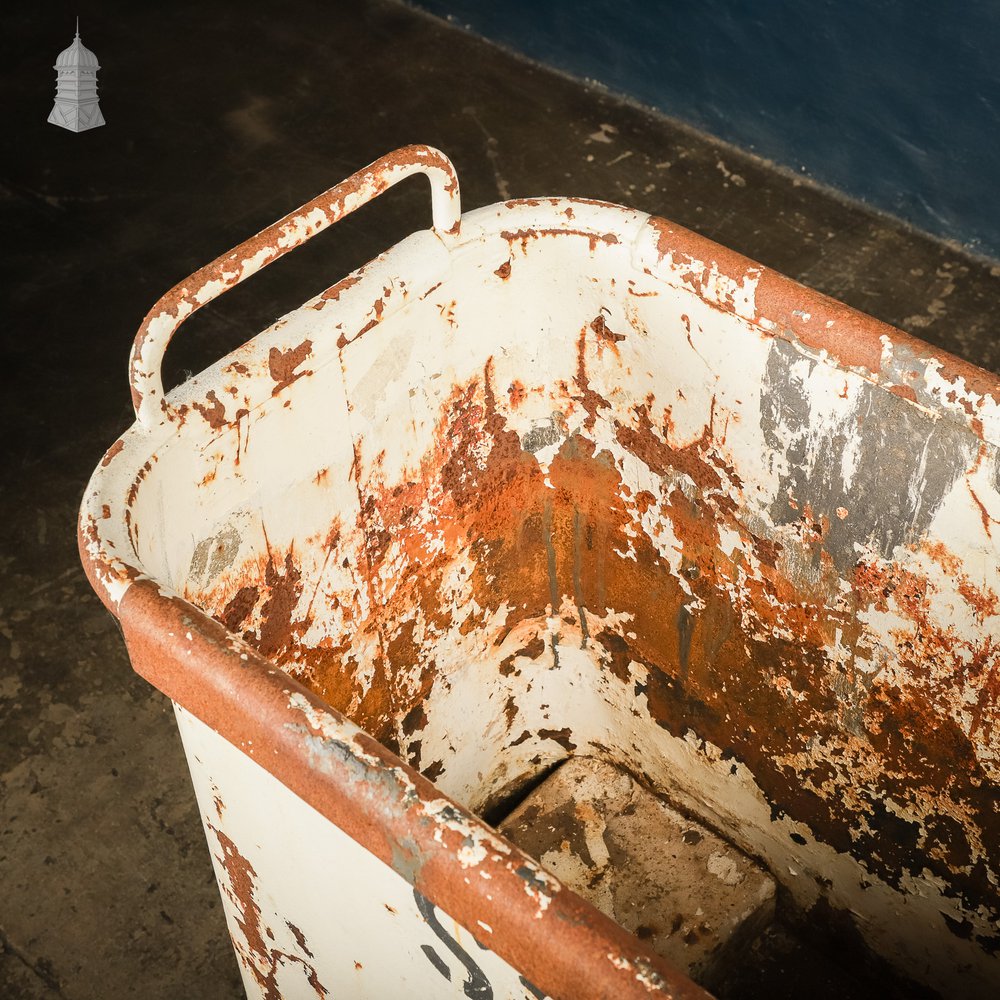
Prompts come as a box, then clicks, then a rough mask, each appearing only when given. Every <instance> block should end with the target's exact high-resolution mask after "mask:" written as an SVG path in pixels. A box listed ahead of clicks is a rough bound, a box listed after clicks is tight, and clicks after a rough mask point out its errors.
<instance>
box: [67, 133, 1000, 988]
mask: <svg viewBox="0 0 1000 1000" xmlns="http://www.w3.org/2000/svg"><path fill="white" fill-rule="evenodd" d="M415 173H422V174H424V175H426V177H427V178H428V179H429V181H430V186H431V194H432V208H433V222H434V225H433V228H432V229H430V230H428V231H423V232H418V233H415V234H413V235H412V236H410V237H408V238H407V239H405V240H403V241H402V242H401V243H399V244H398V245H396V246H395V247H393V248H392V249H390V250H388V251H387V252H386V253H384V254H382V255H381V256H380V257H378V258H377V259H376V260H374V261H372V262H371V263H370V264H368V265H366V266H365V267H362V268H361V269H359V270H358V271H356V272H355V273H354V274H352V275H350V276H349V277H347V278H345V279H343V280H341V281H338V282H337V283H336V284H334V285H332V286H331V287H329V288H328V289H326V290H325V291H323V292H321V293H320V294H319V295H317V296H315V297H314V298H312V299H310V300H309V301H307V302H306V303H305V304H304V305H302V306H301V307H300V308H298V309H296V310H295V311H294V312H292V313H290V314H289V315H287V316H285V317H283V318H282V319H280V320H278V321H277V322H276V323H274V324H273V325H272V326H271V327H270V328H268V329H267V330H265V331H264V332H263V333H260V334H259V335H257V336H256V337H254V338H253V339H252V340H250V341H249V342H248V343H247V344H245V345H244V346H243V347H241V348H239V349H238V350H236V351H234V352H233V353H232V354H230V355H229V356H228V357H226V358H224V359H223V360H221V361H220V362H218V363H217V364H215V365H213V366H212V367H211V368H209V369H207V370H206V371H204V372H202V373H201V374H199V375H197V376H195V377H194V378H191V379H189V380H188V381H187V382H185V383H184V384H183V385H181V386H179V387H177V388H176V389H175V390H173V391H171V392H169V393H164V390H163V385H162V382H161V378H160V362H161V360H162V358H163V354H164V351H165V349H166V347H167V344H168V343H169V341H170V338H171V337H172V335H173V334H174V333H175V331H176V330H177V328H178V327H179V326H180V324H181V323H182V322H183V321H184V320H185V319H186V318H187V317H188V316H189V315H190V314H191V313H193V312H194V311H195V310H196V309H198V308H199V307H200V306H202V305H204V304H205V303H207V302H209V301H210V300H212V299H214V298H215V297H217V296H218V295H220V294H221V293H222V292H224V291H225V290H226V289H227V288H230V287H232V286H233V285H235V284H237V283H238V282H240V281H242V280H243V279H244V278H246V277H248V276H249V275H251V274H253V273H254V272H255V271H257V270H259V269H260V268H262V267H264V266H266V265H268V264H270V263H272V262H273V261H275V260H276V259H277V258H278V257H280V256H282V255H283V254H285V253H287V252H288V251H289V250H291V249H293V248H294V247H296V246H298V245H300V244H301V243H303V242H304V241H305V240H307V239H308V238H309V237H310V236H311V235H313V234H315V233H316V232H319V231H320V230H322V229H323V228H325V227H326V226H328V225H330V224H331V223H333V222H336V221H337V220H338V219H339V218H341V217H343V216H344V215H345V214H347V213H349V212H351V211H353V210H354V209H355V208H357V207H358V206H359V205H361V204H363V203H364V202H366V201H367V200H369V199H371V198H372V197H374V196H375V195H377V194H379V193H380V192H381V191H383V190H384V189H385V188H387V187H388V186H389V185H391V184H394V183H396V182H397V181H399V180H401V179H402V178H405V177H407V176H409V175H411V174H415ZM286 266H287V265H286ZM873 280H877V277H876V278H875V279H873ZM130 380H131V386H132V394H133V400H134V404H135V411H136V423H135V424H134V425H133V427H132V428H131V429H129V430H128V431H127V432H126V433H125V434H124V435H123V436H122V437H121V438H120V439H119V440H118V441H117V442H115V444H114V445H113V446H112V447H111V448H110V449H109V450H108V452H107V453H106V455H105V456H104V459H103V461H102V462H101V463H100V466H99V467H98V468H97V470H96V471H95V473H94V476H93V478H92V480H91V482H90V484H89V486H88V488H87V492H86V495H85V498H84V501H83V506H82V510H81V515H80V527H79V537H80V546H81V553H82V558H83V562H84V565H85V567H86V569H87V572H88V574H89V576H90V579H91V581H92V583H93V586H94V588H95V590H96V591H97V593H98V594H99V595H100V597H101V599H102V600H103V601H104V603H105V604H106V605H107V607H108V608H109V609H110V610H111V612H112V613H113V614H114V615H116V616H117V617H118V618H119V619H120V621H121V625H122V628H123V631H124V635H125V639H126V642H127V644H128V649H129V654H130V656H131V659H132V663H133V664H134V667H135V669H136V670H137V671H138V672H139V673H140V674H141V675H143V676H144V677H146V678H147V679H148V680H149V681H150V682H151V683H152V684H154V685H155V686H156V687H158V688H159V689H160V690H161V691H163V692H164V693H166V695H167V696H168V697H169V698H170V699H172V701H173V703H174V705H175V708H176V715H177V722H178V726H179V728H180V732H181V734H182V737H183V741H184V746H185V750H186V753H187V756H188V760H189V763H190V767H191V773H192V778H193V781H194V785H195V790H196V793H197V796H198V801H199V804H200V808H201V812H202V815H203V820H204V825H205V830H206V835H207V838H208V843H209V846H210V849H211V852H212V855H213V858H214V861H215V867H216V873H217V876H218V880H219V884H220V887H221V890H222V894H223V900H224V903H225V909H226V915H227V919H228V923H229V929H230V932H231V934H232V938H233V942H234V946H235V949H236V952H237V955H238V957H239V961H240V965H241V969H242V973H243V977H244V982H245V985H246V989H247V993H248V995H249V996H251V997H262V998H275V997H286V998H292V997H310V998H311V997H328V996H329V997H345V996H349V997H379V998H384V997H404V996H406V997H421V998H430V997H438V996H440V997H458V996H466V997H480V998H488V997H495V998H498V1000H499V998H505V997H541V996H546V995H547V996H552V997H564V998H581V997H614V998H627V997H647V996H650V995H652V996H671V997H678V998H684V997H692V998H693V997H700V996H705V995H706V994H705V993H704V992H703V991H702V989H701V988H700V987H699V986H697V985H695V984H694V983H693V982H692V981H691V980H689V979H688V978H687V977H686V976H685V975H683V974H682V973H681V972H679V971H678V970H676V969H675V968H674V967H673V966H671V965H670V964H669V963H667V962H665V961H664V960H663V959H661V958H660V957H658V955H657V954H655V953H654V952H653V950H652V949H651V948H650V947H649V946H648V944H647V943H646V942H644V941H643V940H640V938H638V937H636V936H634V935H632V934H629V933H627V932H626V931H625V930H624V929H623V928H622V927H620V926H619V925H618V924H617V923H616V922H615V921H613V920H612V919H610V918H609V917H607V916H605V915H603V914H601V913H599V912H598V911H597V910H596V909H595V908H594V907H592V906H591V905H590V904H589V903H587V902H585V901H584V900H583V899H581V898H580V897H579V896H578V895H576V894H575V893H573V892H572V891H570V890H569V889H567V888H566V887H565V886H563V885H561V884H560V882H559V881H558V880H557V879H556V878H555V877H554V876H553V875H552V874H550V873H549V872H548V871H546V869H545V868H544V867H542V866H541V865H540V864H539V863H537V862H535V861H533V860H532V859H531V858H529V857H528V856H526V855H525V854H523V853H522V852H520V851H519V850H518V849H517V848H515V847H514V846H513V844H512V843H511V842H510V841H509V840H508V839H506V838H505V837H503V836H501V835H499V834H498V833H497V832H496V831H495V830H494V829H493V828H492V827H491V826H489V825H488V824H487V823H486V822H485V821H484V820H483V819H481V818H480V817H481V816H482V815H487V816H491V817H492V816H496V815H499V814H500V813H501V812H502V811H503V808H504V804H505V803H516V802H517V801H518V799H519V797H520V796H521V795H522V794H523V792H524V790H525V789H526V788H527V787H529V786H530V785H531V784H532V783H533V782H535V781H537V780H538V779H539V777H540V776H542V775H544V774H546V773H548V771H549V770H551V769H552V768H553V767H554V766H556V765H557V764H558V763H559V762H560V761H563V760H565V759H566V758H567V757H569V756H571V755H588V756H591V757H597V758H600V759H602V760H604V761H608V762H611V763H613V764H615V765H616V766H618V767H620V768H623V769H625V770H627V771H628V773H629V774H631V775H632V776H633V777H634V778H635V779H636V780H638V781H639V782H641V783H642V785H643V787H645V788H648V789H651V790H653V791H654V792H656V793H657V794H663V795H666V796H668V797H669V798H670V800H671V801H672V802H674V803H676V804H678V806H679V807H680V808H681V809H682V810H683V811H684V812H685V813H686V814H688V815H690V816H692V817H694V818H695V819H697V820H698V821H700V822H702V823H704V824H705V825H706V826H708V827H710V828H711V829H713V830H715V831H718V832H719V833H720V834H721V835H722V836H724V837H725V838H726V839H727V840H728V841H730V842H731V843H733V844H735V845H737V846H738V847H739V848H740V849H741V850H742V851H744V852H746V853H747V854H748V855H750V856H752V857H753V858H756V859H758V860H759V861H760V862H761V863H763V864H764V865H766V867H767V868H768V869H769V871H770V872H771V874H772V875H773V877H774V879H776V880H777V883H778V884H779V887H780V892H781V899H782V905H783V907H784V908H785V911H786V913H788V914H789V915H790V919H802V920H810V919H819V918H820V917H822V918H823V919H826V920H828V921H829V922H830V923H831V924H833V925H839V926H840V927H841V929H842V930H843V929H846V930H847V931H850V932H852V933H855V934H856V936H859V937H860V938H861V939H863V941H864V943H865V947H866V948H868V949H870V951H871V952H872V953H873V954H875V955H877V956H880V958H881V959H883V960H884V961H885V962H887V963H888V964H889V965H890V966H893V967H895V968H898V969H901V970H904V971H905V972H906V974H907V975H909V976H911V977H913V978H914V979H916V980H918V981H920V982H922V983H924V984H926V985H927V986H928V987H930V988H932V989H935V990H939V991H942V992H945V993H947V992H948V991H949V990H951V989H953V988H954V986H955V984H956V983H961V990H962V992H961V995H962V996H966V997H987V996H990V997H992V996H995V995H996V990H997V984H998V982H1000V973H998V970H1000V962H998V958H997V952H998V948H1000V927H998V922H997V921H998V916H1000V887H998V866H1000V857H998V855H1000V847H998V845H1000V814H998V797H997V779H998V771H1000V769H998V755H1000V726H997V706H996V701H997V692H998V690H1000V679H998V678H1000V666H998V662H1000V661H998V656H1000V654H998V650H1000V642H998V639H1000V632H998V621H1000V618H998V615H1000V609H998V597H997V595H998V594H1000V571H998V558H997V555H998V553H997V540H996V537H995V536H996V535H997V534H998V532H1000V462H998V455H997V447H996V442H997V441H998V440H1000V408H998V402H997V401H998V400H1000V391H998V380H997V379H996V378H995V377H994V376H992V375H989V374H987V373H985V372H983V371H981V370H978V369H976V368H975V367H973V366H971V365H968V364H966V363H964V362H962V361H960V360H958V359H956V358H954V357H950V356H948V355H946V354H944V353H943V352H941V351H938V350H936V349H933V348H931V347H929V346H928V345H927V344H925V343H922V342H920V341H918V340H916V339H914V338H911V337H909V336H906V335H905V334H903V333H901V332H899V331H898V330H894V329H892V328H890V327H887V326H885V325H883V324H881V323H879V322H876V321H875V320H873V319H871V318H869V317H866V316H863V315H860V314H858V313H857V312H855V311H853V310H851V309H849V308H847V307H846V306H844V305H842V304H840V303H838V302H835V301H832V300H830V299H828V298H825V297H824V296H822V295H819V294H817V293H815V292H813V291H810V290H809V289H807V288H804V287H802V286H801V285H798V284H796V283H795V282H793V281H790V280H789V279H787V278H784V277H782V276H780V275H778V274H775V273H774V272H771V271H769V270H768V269H767V268H764V267H761V266H759V265H757V264H754V263H752V262H751V261H749V260H746V259H745V258H743V257H741V256H739V255H738V254H735V253H733V252H731V251H728V250H725V249H723V248H721V247H719V246H717V245H715V244H714V243H712V242H710V241H708V240H706V239H703V238H701V237H699V236H697V235H695V234H693V233H691V232H688V231H686V230H684V229H682V228H681V227H679V226H676V225H673V224H672V223H670V222H667V221H664V220H663V219H659V218H654V217H650V216H648V215H646V214H644V213H642V212H637V211H632V210H629V209H627V208H623V207H621V206H617V205H612V204H606V203H603V202H595V201H587V200H581V199H572V198H539V199H525V200H517V201H510V202H506V203H503V204H497V205H491V206H489V207H487V208H482V209H479V210H477V211H474V212H471V213H469V214H467V215H464V216H462V215H461V214H460V209H459V194H458V183H457V180H456V177H455V173H454V170H453V168H452V165H451V164H450V163H449V161H448V160H447V159H446V158H445V157H444V156H443V155H442V154H441V153H439V152H438V151H436V150H433V149H430V148H427V147H421V146H416V147H409V148H406V149H403V150H399V151H397V152H396V153H393V154H391V155H389V156H386V157H384V158H382V159H381V160H378V161H377V162H375V163H374V164H372V165H371V166H370V167H368V168H366V169H365V170H362V171H360V172H359V173H357V174H355V175H354V176H352V177H351V178H349V179H348V180H346V181H344V182H343V183H342V184H339V185H337V186H336V187H334V188H332V189H330V190H329V191H328V192H326V193H325V194H323V195H321V196H320V197H318V198H316V199H315V200H314V201H313V202H311V203H310V204H308V205H306V206H304V207H303V208H302V209H301V210H299V211H298V212H295V213H293V214H292V215H289V216H287V217H286V218H285V219H283V220H281V221H280V222H278V223H276V224H275V225H274V226H272V227H271V228H269V229H268V230H266V231H264V232H263V233H261V234H260V235H258V236H257V237H255V238H253V239H251V240H248V241H247V242H246V243H244V244H242V245H241V246H240V247H238V248H237V249H236V250H235V251H234V252H232V253H230V254H228V255H226V256H223V257H220V258H219V259H218V260H216V261H215V262H214V263H212V264H210V265H208V266H207V267H205V268H203V269H202V270H200V271H198V272H197V273H196V274H194V275H193V276H192V277H191V278H190V279H188V280H187V281H185V282H183V283H182V284H180V285H178V286H177V287H176V288H174V289H173V290H172V291H171V292H169V293H168V294H167V295H165V296H164V297H163V299H161V300H160V302H158V303H157V304H156V306H155V307H154V308H153V310H152V311H151V312H150V314H149V316H148V317H147V318H146V320H145V321H144V322H143V324H142V327H141V329H140V331H139V334H138V336H137V338H136V342H135V347H134V350H133V354H132V359H131V368H130Z"/></svg>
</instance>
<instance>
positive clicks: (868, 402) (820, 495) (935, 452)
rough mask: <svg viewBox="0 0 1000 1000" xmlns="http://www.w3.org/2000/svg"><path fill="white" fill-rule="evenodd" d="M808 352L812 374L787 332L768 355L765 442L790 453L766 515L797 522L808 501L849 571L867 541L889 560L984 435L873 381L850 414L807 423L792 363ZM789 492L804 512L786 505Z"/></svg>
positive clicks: (918, 529) (929, 514)
mask: <svg viewBox="0 0 1000 1000" xmlns="http://www.w3.org/2000/svg"><path fill="white" fill-rule="evenodd" d="M803 360H807V361H808V364H809V372H810V373H811V372H812V371H813V369H814V368H815V366H816V365H817V364H818V363H819V362H816V361H813V360H811V359H804V358H803V355H802V354H800V353H799V352H798V351H797V350H796V348H795V347H793V346H792V345H791V344H789V343H787V342H785V341H783V340H775V341H774V342H773V343H772V345H771V351H770V353H769V354H768V359H767V368H766V370H765V374H764V385H763V392H762V394H761V402H760V426H761V431H762V432H763V435H764V440H765V441H766V442H767V443H768V445H769V446H770V447H771V448H773V449H775V451H777V452H779V453H781V452H783V453H784V454H785V456H786V458H787V460H788V465H789V467H790V471H789V473H788V474H787V476H786V477H785V478H784V479H783V480H782V482H781V487H780V490H779V494H778V497H777V498H776V500H775V501H774V504H773V505H772V508H771V511H770V514H771V518H772V520H773V522H774V524H776V525H780V524H791V523H793V522H796V521H798V520H799V518H800V517H801V513H802V505H803V504H804V503H806V502H808V503H809V504H810V505H811V506H812V508H813V510H814V511H815V513H816V515H817V516H819V515H821V514H825V515H826V516H827V518H828V519H829V524H830V528H829V534H828V535H827V537H826V539H825V545H826V548H827V550H828V551H829V552H830V554H831V556H832V558H833V561H834V564H835V565H836V567H837V569H838V570H839V572H840V573H841V574H846V573H847V572H849V570H850V569H851V568H852V567H853V566H854V565H855V563H856V561H857V552H856V550H855V545H856V544H857V545H862V546H863V545H865V544H866V543H871V544H872V545H874V547H875V548H876V549H877V550H878V552H879V553H880V554H881V555H882V557H883V558H885V559H891V558H892V556H893V550H894V549H895V547H896V546H897V545H906V544H911V543H913V542H915V541H917V540H918V539H919V538H920V537H921V536H922V535H923V534H924V532H925V531H926V530H927V527H928V525H929V524H930V522H931V520H932V519H933V517H934V513H935V511H936V510H937V508H938V507H939V505H940V504H941V501H942V500H943V498H944V497H945V496H946V495H947V494H948V492H949V491H950V490H951V488H952V487H953V486H954V484H955V481H956V480H957V479H958V477H959V476H961V475H962V474H963V473H964V472H965V470H966V469H968V467H969V464H970V462H971V461H972V457H973V455H974V454H975V452H976V449H977V445H978V442H977V440H976V439H975V438H974V436H973V434H972V433H971V432H970V431H969V430H967V429H966V428H963V427H961V426H959V425H958V424H956V423H955V422H954V421H951V420H944V419H935V418H934V417H932V416H930V415H928V414H927V413H925V412H923V411H922V410H919V409H917V408H916V407H914V406H913V405H912V404H910V403H909V402H907V401H906V400H904V399H900V398H899V397H898V396H895V395H893V394H892V393H890V392H887V391H886V390H884V389H880V388H878V387H877V386H873V385H871V384H870V383H867V382H864V383H862V389H861V392H860V394H859V397H858V401H857V404H856V406H855V409H854V410H853V412H852V413H851V414H850V418H849V419H848V420H846V421H844V420H841V419H838V420H836V421H832V422H831V424H832V426H831V427H830V428H827V429H825V430H824V431H822V432H817V430H816V428H815V427H811V426H810V404H809V400H808V399H807V398H806V396H805V390H804V386H803V383H802V380H801V378H800V377H799V376H797V375H796V374H794V373H793V371H792V367H793V365H795V364H801V363H802V362H803ZM807 449H808V450H809V451H811V452H812V455H811V457H809V456H807ZM847 450H850V451H851V452H853V453H855V454H856V455H857V467H856V470H855V471H854V474H853V476H852V477H851V481H850V485H848V484H847V483H845V482H844V477H843V456H844V453H845V451H847ZM852 464H853V463H852ZM789 495H791V496H792V497H794V498H795V500H796V502H797V503H798V504H799V510H795V509H794V508H793V507H791V505H790V504H789V503H788V496H789ZM838 507H844V508H845V509H846V510H847V511H848V516H847V517H846V518H845V519H844V520H841V519H840V518H839V517H837V515H836V510H837V508H838Z"/></svg>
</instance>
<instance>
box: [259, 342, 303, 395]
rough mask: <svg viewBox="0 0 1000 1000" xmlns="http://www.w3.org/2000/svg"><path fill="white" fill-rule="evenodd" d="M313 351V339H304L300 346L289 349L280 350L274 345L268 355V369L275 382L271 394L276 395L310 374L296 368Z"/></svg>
mask: <svg viewBox="0 0 1000 1000" xmlns="http://www.w3.org/2000/svg"><path fill="white" fill-rule="evenodd" d="M311 353H312V341H311V340H303V341H302V343H301V344H299V345H298V347H290V348H289V349H288V350H287V351H280V350H278V348H277V347H272V348H271V351H270V353H269V354H268V356H267V364H268V369H269V371H270V372H271V378H272V379H273V380H274V382H275V386H274V388H273V389H272V390H271V394H272V395H273V396H276V395H277V394H278V393H279V392H281V390H282V389H284V388H285V387H286V386H288V385H291V384H292V383H293V382H294V381H295V380H296V379H297V378H301V377H302V376H303V375H307V374H309V372H304V371H303V372H296V370H295V369H296V368H298V367H299V365H301V364H302V362H303V361H305V359H306V358H308V357H309V355H310V354H311Z"/></svg>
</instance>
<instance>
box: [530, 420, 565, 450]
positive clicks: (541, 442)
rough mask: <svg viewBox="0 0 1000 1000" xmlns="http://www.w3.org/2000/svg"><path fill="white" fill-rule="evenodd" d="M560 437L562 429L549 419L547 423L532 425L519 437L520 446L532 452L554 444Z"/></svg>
mask: <svg viewBox="0 0 1000 1000" xmlns="http://www.w3.org/2000/svg"><path fill="white" fill-rule="evenodd" d="M562 437H563V432H562V430H561V429H560V428H559V427H558V426H557V424H556V422H555V421H554V420H550V421H549V422H548V423H545V424H538V425H537V426H535V427H532V428H531V430H529V431H528V432H527V433H526V434H525V435H524V437H523V438H522V439H521V448H522V449H524V451H530V452H531V453H532V454H534V453H535V452H536V451H541V450H542V448H548V447H549V445H553V444H556V443H557V442H558V441H560V440H561V439H562Z"/></svg>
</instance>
